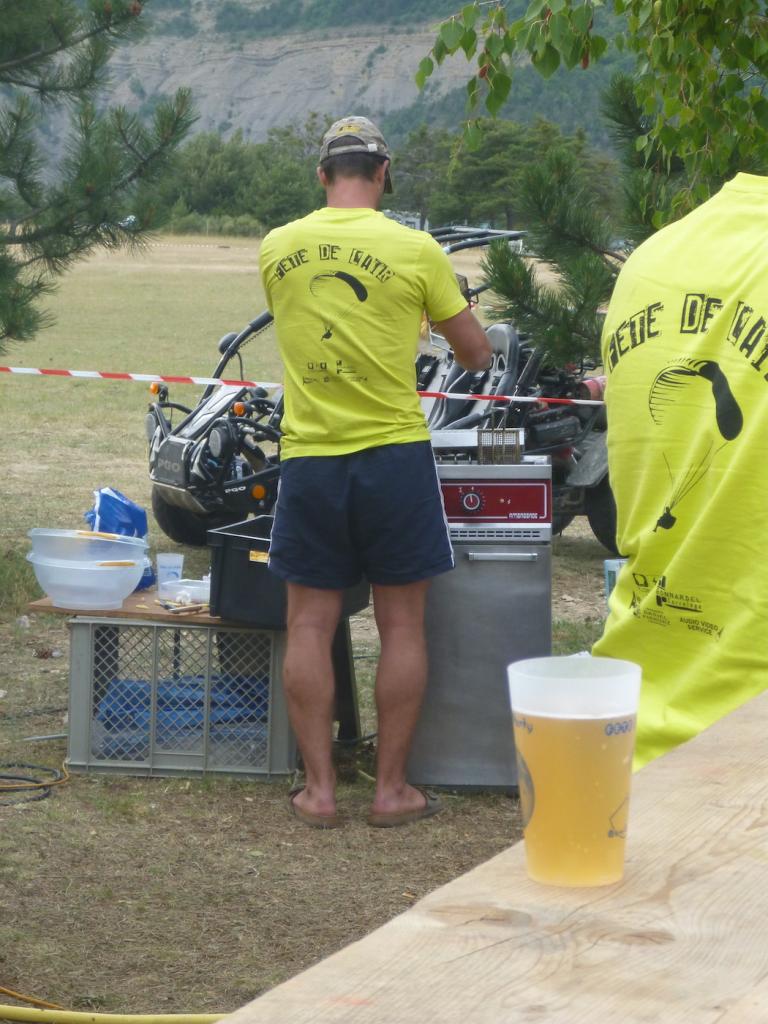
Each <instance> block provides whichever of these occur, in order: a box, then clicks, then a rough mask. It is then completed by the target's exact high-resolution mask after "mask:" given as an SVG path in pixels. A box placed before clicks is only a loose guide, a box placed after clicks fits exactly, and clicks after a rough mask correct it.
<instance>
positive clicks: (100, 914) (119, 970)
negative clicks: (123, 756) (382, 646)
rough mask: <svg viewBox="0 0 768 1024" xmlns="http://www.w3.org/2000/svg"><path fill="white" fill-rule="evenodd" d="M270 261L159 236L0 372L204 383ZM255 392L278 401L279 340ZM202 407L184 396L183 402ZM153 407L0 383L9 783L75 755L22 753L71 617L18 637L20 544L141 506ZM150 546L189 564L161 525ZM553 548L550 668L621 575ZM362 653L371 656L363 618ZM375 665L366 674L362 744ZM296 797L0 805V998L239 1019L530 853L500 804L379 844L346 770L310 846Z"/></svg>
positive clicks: (92, 784) (79, 784) (88, 392)
mask: <svg viewBox="0 0 768 1024" xmlns="http://www.w3.org/2000/svg"><path fill="white" fill-rule="evenodd" d="M257 258H258V245H257V243H255V242H253V241H252V240H221V239H217V240H214V241H211V240H208V239H204V238H201V239H191V238H183V239H181V238H168V237H164V238H162V239H160V240H158V243H157V244H155V245H152V246H150V247H149V248H148V249H147V250H146V251H145V252H143V253H140V254H138V255H135V256H130V255H128V254H125V253H118V254H112V255H98V256H96V257H94V258H92V259H91V260H89V261H88V262H87V263H84V264H81V265H79V266H78V267H76V268H75V270H74V271H73V272H72V273H70V274H69V275H68V276H67V277H66V278H64V279H63V280H62V282H61V286H60V288H59V290H58V292H57V294H56V295H55V296H53V298H52V299H51V301H50V308H51V310H52V312H53V313H54V314H55V316H56V318H57V322H56V325H55V326H54V327H53V328H51V329H50V330H47V331H45V332H43V333H41V334H40V335H39V337H38V338H37V339H36V340H35V341H33V342H31V343H28V344H25V345H23V346H21V345H20V346H16V347H14V348H12V349H11V350H10V351H9V352H8V353H6V355H5V356H3V357H0V362H2V363H4V364H10V365H13V366H33V367H55V368H64V369H86V370H90V369H93V370H118V371H129V372H153V373H162V374H192V375H197V374H199V375H209V374H210V373H211V371H212V369H213V367H214V365H215V363H216V361H217V358H218V357H217V350H216V343H217V341H218V339H219V337H220V336H221V335H222V334H224V333H226V332H227V331H230V330H238V329H239V328H240V327H242V326H244V325H245V324H246V323H247V322H248V321H249V320H251V319H252V318H253V317H254V315H256V314H257V313H258V312H260V311H261V309H262V308H263V296H262V294H261V289H260V284H259V280H258V274H257ZM462 264H463V265H462V266H461V267H460V269H462V271H463V272H467V270H472V264H471V263H469V262H468V261H467V260H466V258H465V260H464V261H462ZM457 269H459V267H457ZM246 371H247V374H248V375H249V376H254V377H257V378H258V379H262V380H280V378H281V370H280V366H279V361H278V358H277V354H276V350H275V345H274V339H273V338H272V337H270V336H269V335H268V334H267V335H262V336H260V337H259V338H258V339H257V340H256V341H255V342H253V343H252V345H251V346H250V347H249V356H248V360H247V362H246ZM199 392H200V389H199V388H195V387H182V386H179V387H175V386H174V387H172V388H171V395H172V397H173V398H175V399H177V400H179V401H181V402H185V401H187V402H190V403H194V401H195V399H196V397H197V395H198V394H199ZM148 399H149V395H148V392H147V389H146V385H143V384H138V383H108V382H104V381H78V380H71V379H58V380H57V379H52V378H29V377H17V376H8V375H4V374H3V375H0V407H1V408H2V415H3V419H2V422H3V427H4V429H3V431H2V432H0V472H2V475H3V502H2V518H1V519H0V761H2V762H9V761H24V762H33V763H35V764H42V765H47V766H50V767H57V766H60V765H61V762H62V760H63V758H64V756H65V753H66V744H65V741H64V740H62V739H53V740H46V741H42V742H37V741H35V742H32V741H29V740H27V739H25V737H28V736H30V735H48V734H55V733H62V732H64V731H66V724H65V721H64V719H65V714H66V705H67V652H68V636H67V631H66V627H65V626H64V625H63V624H62V622H61V620H60V619H58V618H52V617H41V616H34V617H33V618H32V621H31V623H29V624H27V623H25V622H23V621H21V622H19V621H18V620H19V617H20V616H21V615H22V613H23V612H24V610H25V606H26V603H27V601H28V600H29V598H30V597H31V596H36V594H37V591H36V589H35V584H34V580H33V577H32V576H31V573H30V572H29V571H28V567H27V563H26V561H25V560H24V557H23V556H24V554H25V552H26V551H27V550H28V545H27V542H26V532H27V530H28V529H30V528H31V527H33V526H50V527H78V526H80V525H81V524H82V515H83V513H84V512H85V511H86V510H87V509H89V508H90V506H91V504H92V492H93V491H94V490H96V489H97V488H99V487H103V486H112V487H115V488H117V489H118V490H120V491H122V492H123V493H125V494H127V495H128V496H129V497H131V498H133V499H134V500H135V501H136V502H138V503H139V504H140V505H142V506H144V507H145V508H149V495H150V491H149V483H148V479H147V471H146V441H145V435H144V426H143V420H144V413H145V407H146V403H147V401H148ZM150 540H151V546H152V549H153V551H156V550H157V549H158V548H162V549H167V550H173V549H174V547H175V545H173V544H172V543H170V542H169V541H167V540H166V539H164V538H163V537H162V535H160V534H159V532H158V531H157V528H156V527H155V525H154V522H150ZM553 550H554V577H555V580H554V594H553V601H554V616H555V637H554V640H555V646H556V649H558V650H561V651H573V650H578V649H582V648H584V647H586V646H588V644H589V643H590V642H591V640H592V639H593V638H594V637H595V635H596V634H597V633H598V632H599V630H600V625H601V617H602V608H603V600H602V560H603V558H605V557H606V553H605V551H603V549H602V548H601V547H600V546H599V545H598V544H597V542H596V541H595V540H594V539H593V538H592V537H591V534H589V532H588V530H587V529H586V528H585V527H584V526H583V525H580V524H576V525H574V527H571V528H569V531H568V532H567V534H566V535H565V536H563V537H561V538H558V539H557V540H556V541H555V544H554V547H553ZM185 556H186V558H187V562H186V564H185V571H186V572H188V573H189V575H196V576H199V575H200V574H201V573H202V572H203V571H206V569H207V551H205V550H193V549H185ZM353 639H354V641H355V650H356V653H357V654H361V655H365V654H375V638H374V634H373V631H372V630H371V628H370V619H369V618H368V619H367V620H366V617H365V616H361V617H359V618H358V620H356V622H354V623H353ZM371 666H372V662H371V661H367V660H366V661H361V662H360V664H359V679H360V684H361V691H362V699H363V704H364V714H365V723H364V724H365V725H366V726H367V725H370V724H371V718H370V715H371V711H370V683H371ZM366 756H367V754H363V755H362V757H363V760H362V761H361V764H364V766H365V767H366V769H367V771H368V772H370V770H371V767H370V764H369V763H368V762H367V761H365V760H364V759H365V757H366ZM285 789H286V787H285V786H284V785H258V784H246V783H242V782H238V781H233V780H229V779H223V778H218V777H217V778H209V779H204V780H199V779H192V780H183V779H162V778H161V779H130V778H125V777H119V776H113V777H106V776H100V777H91V776H83V775H78V776H73V777H72V779H71V780H70V782H69V783H68V784H67V785H65V786H62V787H60V788H58V789H56V790H54V792H53V794H52V796H51V797H50V799H47V800H44V801H41V802H36V803H26V804H15V805H13V804H10V803H9V802H8V801H7V799H5V801H3V800H0V964H2V970H0V984H2V985H4V986H6V987H9V988H12V989H14V990H16V991H21V992H26V993H29V994H32V995H36V996H38V997H40V998H43V999H47V1000H51V1001H54V1002H57V1003H60V1004H62V1005H64V1006H67V1007H72V1008H76V1009H102V1010H109V1011H113V1012H124V1013H128V1012H144V1013H152V1012H170V1011H175V1012H181V1011H190V1012H191V1011H219V1010H222V1011H223V1010H232V1009H235V1008H236V1007H237V1006H239V1005H240V1004H242V1003H243V1002H245V1001H246V1000H248V999H250V998H252V997H253V996H255V995H256V994H258V993H259V992H260V991H263V990H264V989H266V988H268V987H270V986H272V985H274V984H276V983H278V982H279V981H281V980H283V979H285V978H286V977H289V976H291V975H292V974H294V973H296V972H297V971H298V970H300V969H302V968H304V967H306V966H308V965H309V964H311V963H313V962H315V961H316V960H318V959H320V958H321V957H323V956H326V955H328V954H329V953H331V952H333V951H334V950H335V949H338V948H339V947H340V946H342V945H345V944H346V943H348V942H350V941H352V940H354V939H355V938H357V937H359V936H361V935H363V934H365V933H366V932H367V931H369V930H370V929H372V928H374V927H376V926H377V925H379V924H382V923H384V921H386V920H388V919H389V918H390V917H392V916H393V915H394V914H396V913H399V912H400V911H402V910H404V909H406V908H407V907H408V906H410V905H411V904H412V903H413V901H414V900H415V899H417V898H419V897H420V896H422V895H424V894H425V893H426V892H428V891H429V890H430V889H432V888H434V887H436V886H438V885H440V884H442V883H444V882H446V881H448V880H449V879H451V878H453V877H455V876H456V875H457V874H459V873H461V872H463V871H466V870H468V869H469V868H470V867H472V866H473V865H474V864H476V863H478V862H480V861H483V860H486V859H487V858H488V857H490V856H491V855H492V854H494V853H496V852H498V851H499V850H501V849H503V848H504V847H506V846H508V845H509V844H510V843H511V842H513V841H515V840H516V839H517V838H519V835H520V827H519V814H518V808H517V804H516V801H514V800H511V799H510V798H508V797H506V796H499V795H488V794H486V795H478V796H473V797H467V796H448V797H446V800H447V803H448V809H447V810H446V811H445V812H444V813H443V814H441V815H440V816H438V817H437V818H434V819H432V820H431V821H430V822H425V823H424V824H423V825H421V826H419V827H418V828H413V829H401V830H398V829H395V830H391V831H389V830H388V831H386V832H383V833H382V832H377V831H375V830H371V829H368V828H366V826H365V825H364V824H363V815H364V811H365V807H366V805H367V803H368V802H369V800H370V796H371V790H370V783H369V782H368V781H367V779H366V778H365V777H364V776H359V775H356V772H355V767H354V765H353V766H352V767H351V769H350V770H349V771H347V772H346V773H345V775H344V782H343V785H342V787H341V799H342V804H343V807H344V809H345V811H346V812H347V813H348V814H349V816H350V822H349V825H348V826H347V828H345V829H343V830H340V831H339V832H337V833H332V834H323V833H315V832H312V831H310V830H308V829H305V828H304V827H302V826H300V825H298V824H296V823H295V822H294V821H293V820H292V819H290V818H289V817H288V815H287V812H286V806H285ZM2 1001H3V998H2V997H0V1002H2Z"/></svg>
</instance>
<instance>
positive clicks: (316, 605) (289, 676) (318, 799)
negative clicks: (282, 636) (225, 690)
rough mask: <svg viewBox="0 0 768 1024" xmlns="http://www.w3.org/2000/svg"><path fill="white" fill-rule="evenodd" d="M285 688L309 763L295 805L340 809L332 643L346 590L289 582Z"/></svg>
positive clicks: (329, 811)
mask: <svg viewBox="0 0 768 1024" xmlns="http://www.w3.org/2000/svg"><path fill="white" fill-rule="evenodd" d="M287 589H288V615H287V620H288V626H287V638H286V652H285V661H284V663H283V688H284V690H285V696H286V701H287V703H288V715H289V717H290V720H291V725H292V727H293V731H294V733H295V734H296V740H297V742H298V745H299V750H300V751H301V756H302V759H303V761H304V772H305V780H306V785H305V788H304V789H303V790H302V792H301V793H299V794H297V795H296V796H295V797H294V798H293V801H294V804H296V806H298V807H301V808H303V809H304V810H305V811H310V812H311V813H312V814H322V815H328V814H334V813H335V812H336V774H335V771H334V768H333V758H332V730H333V704H334V688H335V684H334V675H333V663H332V660H331V644H332V642H333V636H334V633H335V632H336V627H337V625H338V622H339V616H340V614H341V597H342V591H340V590H318V589H316V588H314V587H303V586H300V585H299V584H297V583H288V584H287Z"/></svg>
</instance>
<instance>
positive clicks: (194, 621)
mask: <svg viewBox="0 0 768 1024" xmlns="http://www.w3.org/2000/svg"><path fill="white" fill-rule="evenodd" d="M157 600H158V597H157V588H156V587H150V588H149V589H148V590H139V591H138V592H136V593H133V594H130V595H129V596H128V597H126V599H125V600H124V601H123V607H122V608H109V609H106V608H105V609H103V610H102V609H92V610H87V611H86V610H85V609H83V608H80V609H78V608H56V607H55V606H54V605H53V603H52V602H51V599H50V597H43V598H40V599H39V600H38V601H31V602H30V604H29V605H28V609H29V611H31V612H38V613H39V614H45V615H66V616H68V617H69V618H72V617H81V618H87V619H146V620H148V621H150V622H164V623H172V622H180V623H181V624H182V625H184V624H185V623H186V624H187V625H190V624H191V625H193V626H223V625H226V623H225V622H224V620H223V619H220V618H218V617H217V616H215V615H209V614H208V613H207V612H205V613H198V614H187V613H184V614H183V615H180V614H178V613H174V612H170V611H168V610H167V609H165V608H163V607H161V606H160V605H159V604H156V601H157ZM232 625H236V626H242V625H243V623H232Z"/></svg>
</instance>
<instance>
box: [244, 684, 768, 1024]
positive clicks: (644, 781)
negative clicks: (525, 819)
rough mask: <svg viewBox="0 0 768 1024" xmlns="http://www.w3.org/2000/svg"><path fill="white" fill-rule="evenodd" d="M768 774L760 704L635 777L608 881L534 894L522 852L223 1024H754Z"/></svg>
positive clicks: (764, 934)
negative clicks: (613, 881)
mask: <svg viewBox="0 0 768 1024" xmlns="http://www.w3.org/2000/svg"><path fill="white" fill-rule="evenodd" d="M767 775H768V693H765V694H763V695H762V696H760V697H758V698H756V699H755V700H753V701H751V702H750V703H749V704H748V705H746V706H745V707H743V708H741V709H740V710H738V711H736V712H734V713H733V714H732V715H730V716H728V718H726V719H723V720H722V721H721V722H719V723H717V724H716V725H714V726H713V727H712V728H711V729H709V730H707V731H706V732H705V733H703V734H702V735H700V736H699V737H697V738H696V739H695V740H693V741H691V742H690V743H688V744H686V745H684V746H683V747H679V748H678V749H676V750H674V751H672V752H671V753H669V754H667V755H666V756H665V757H663V758H661V759H659V760H657V761H654V762H652V763H651V764H650V765H648V766H647V767H646V768H644V769H643V770H642V771H641V772H639V773H638V774H637V775H636V776H635V777H634V780H633V793H632V806H631V809H630V818H629V831H628V834H629V838H628V843H627V852H628V857H627V866H626V873H625V878H624V881H623V882H622V883H620V884H619V885H616V886H610V887H606V888H599V889H562V888H549V887H546V886H541V885H537V884H536V883H534V882H531V881H529V880H528V878H527V876H526V874H525V863H524V851H523V845H522V843H520V844H518V845H516V846H513V847H511V848H510V849H508V850H506V851H504V852H503V853H501V854H499V855H498V856H497V857H494V858H493V859H492V860H490V861H487V862H486V863H484V864H482V865H480V866H479V867H477V868H475V869H474V870H473V871H471V872H469V873H467V874H466V875H463V876H462V877H460V878H458V879H456V880H455V881H453V882H451V883H449V884H448V885H446V886H443V887H442V888H440V889H438V890H436V891H435V892H433V893H431V894H430V895H429V896H427V897H426V898H425V899H423V900H421V901H420V902H419V903H417V904H416V905H415V906H414V907H413V908H412V909H410V910H408V911H407V912H406V913H404V914H402V915H400V916H399V917H397V918H395V919H394V920H393V921H391V922H390V923H389V924H387V925H385V926H384V927H383V928H380V929H378V930H377V931H375V932H373V933H372V934H370V935H369V936H367V937H366V938H365V939H363V940H362V941H360V942H357V943H355V944H353V945H351V946H348V947H347V948H346V949H344V950H342V951H341V952H339V953H337V954H335V955H334V956H332V957H329V958H328V959H327V960H325V961H323V962H321V963H319V964H318V965H316V966H315V967H313V968H310V969H309V970H308V971H305V972H304V973H302V974H300V975H298V976H297V977H296V978H293V979H292V980H290V981H288V982H286V983H285V984H283V985H281V986H279V987H278V988H275V989H273V990H272V991H271V992H268V993H266V994H265V995H264V996H262V997H260V998H259V999H256V1000H254V1001H253V1002H251V1003H249V1004H248V1005H246V1006H244V1007H243V1008H242V1009H240V1010H238V1011H237V1012H236V1013H234V1014H230V1015H229V1016H228V1017H226V1018H225V1020H226V1022H227V1024H267V1022H269V1024H328V1022H345V1024H433V1022H434V1024H518V1022H519V1024H523V1022H525V1024H532V1022H542V1024H602V1022H603V1021H606V1022H611V1021H616V1022H620V1024H762V1022H765V1021H768V785H766V781H767ZM417 827H419V828H429V827H430V823H429V822H423V823H420V824H419V825H418V826H417ZM322 884H323V880H322V878H318V879H317V885H318V886H319V887H320V886H322ZM254 912H258V911H257V908H255V910H254Z"/></svg>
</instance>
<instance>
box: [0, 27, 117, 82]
mask: <svg viewBox="0 0 768 1024" xmlns="http://www.w3.org/2000/svg"><path fill="white" fill-rule="evenodd" d="M136 16H137V15H136V14H133V13H125V14H119V15H118V16H117V17H116V18H112V19H110V21H109V22H105V23H101V24H97V25H94V27H93V28H91V29H84V30H83V31H82V32H79V33H76V34H75V35H73V36H70V37H66V36H60V37H59V41H58V42H57V43H56V45H55V46H49V47H43V48H41V49H39V50H36V51H34V52H33V53H25V54H22V55H21V56H20V57H17V58H16V59H15V60H6V61H2V62H0V80H2V81H4V82H6V81H8V82H9V83H10V84H16V83H13V81H12V80H9V79H6V78H5V77H4V76H5V74H6V72H8V71H13V70H14V69H15V68H18V67H25V66H26V65H28V64H39V63H41V62H47V61H49V60H50V58H51V57H55V56H57V55H58V54H60V53H63V52H65V51H66V50H71V49H72V48H73V47H76V46H79V45H80V44H81V43H85V42H87V41H88V40H89V39H93V38H94V37H95V36H104V35H110V34H116V35H117V34H119V33H115V29H116V28H117V29H119V28H120V27H121V26H122V25H124V24H127V23H130V22H132V21H133V20H134V19H135V18H136Z"/></svg>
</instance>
